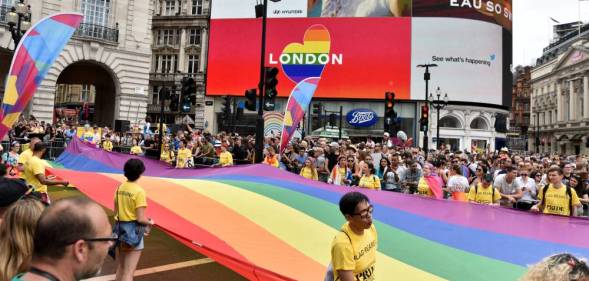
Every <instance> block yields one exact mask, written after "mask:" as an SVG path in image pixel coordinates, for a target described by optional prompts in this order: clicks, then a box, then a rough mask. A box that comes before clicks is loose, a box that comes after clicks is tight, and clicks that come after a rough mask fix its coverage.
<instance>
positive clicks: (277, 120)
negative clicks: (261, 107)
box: [264, 111, 284, 137]
mask: <svg viewBox="0 0 589 281" xmlns="http://www.w3.org/2000/svg"><path fill="white" fill-rule="evenodd" d="M283 121H284V114H283V113H280V112H276V111H264V136H265V137H275V136H278V135H279V134H280V131H281V130H282V122H283Z"/></svg>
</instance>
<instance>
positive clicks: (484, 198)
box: [468, 174, 501, 206]
mask: <svg viewBox="0 0 589 281" xmlns="http://www.w3.org/2000/svg"><path fill="white" fill-rule="evenodd" d="M492 182H493V175H491V174H486V175H484V176H483V180H482V181H481V182H480V183H478V184H477V185H475V186H473V187H471V188H470V190H469V191H468V202H474V203H478V204H484V205H493V206H499V200H501V193H500V192H499V190H497V189H496V188H495V187H493V186H492V185H491V183H492Z"/></svg>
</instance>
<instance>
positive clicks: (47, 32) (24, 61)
mask: <svg viewBox="0 0 589 281" xmlns="http://www.w3.org/2000/svg"><path fill="white" fill-rule="evenodd" d="M81 21H82V14H79V13H60V14H54V15H51V16H48V17H45V18H43V19H41V20H40V21H39V22H37V23H36V24H35V25H34V26H33V27H32V28H30V29H29V30H28V31H27V32H26V33H25V34H24V36H23V37H22V38H21V40H20V42H19V44H18V46H17V47H16V49H15V52H14V53H15V55H14V57H13V58H12V63H11V65H10V70H9V71H8V78H7V80H6V89H5V91H4V93H5V94H4V99H3V100H2V107H1V108H0V139H2V138H3V137H4V135H6V133H7V132H8V131H9V130H10V128H12V125H14V123H16V121H17V120H18V117H19V116H20V114H21V113H22V111H23V110H24V109H25V107H26V106H27V104H28V103H29V101H30V100H31V98H32V97H33V95H34V94H35V91H36V90H37V87H38V86H39V84H41V82H42V81H43V79H45V75H47V72H48V71H49V69H50V68H51V66H52V65H53V62H55V59H56V58H57V57H58V56H59V54H60V53H61V51H62V50H63V48H64V47H65V45H66V44H67V42H68V41H69V40H70V38H71V37H72V35H73V34H74V31H75V30H76V28H78V26H79V25H80V22H81ZM2 79H3V78H2Z"/></svg>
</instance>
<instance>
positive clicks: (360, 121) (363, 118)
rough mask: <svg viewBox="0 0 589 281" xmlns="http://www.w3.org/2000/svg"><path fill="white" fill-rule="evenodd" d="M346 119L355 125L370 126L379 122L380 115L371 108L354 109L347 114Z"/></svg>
mask: <svg viewBox="0 0 589 281" xmlns="http://www.w3.org/2000/svg"><path fill="white" fill-rule="evenodd" d="M346 121H347V122H348V124H350V125H352V126H354V127H370V126H372V125H374V124H376V122H378V115H376V112H374V110H371V109H365V108H361V109H354V110H352V111H350V112H348V114H346Z"/></svg>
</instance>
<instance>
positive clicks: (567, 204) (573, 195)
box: [530, 167, 581, 216]
mask: <svg viewBox="0 0 589 281" xmlns="http://www.w3.org/2000/svg"><path fill="white" fill-rule="evenodd" d="M562 178H563V171H562V169H561V168H560V167H553V168H550V169H549V170H548V180H549V181H550V184H549V185H548V186H545V187H544V188H542V189H541V190H540V191H539V192H538V200H540V202H539V203H538V204H536V205H534V206H532V208H531V209H530V210H532V211H534V212H539V211H542V212H543V213H544V214H552V215H561V216H576V215H577V207H579V206H581V201H580V200H579V197H578V196H577V192H576V191H575V189H573V188H570V187H567V186H565V185H564V184H563V183H562ZM545 189H546V190H545ZM571 207H572V208H571Z"/></svg>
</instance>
